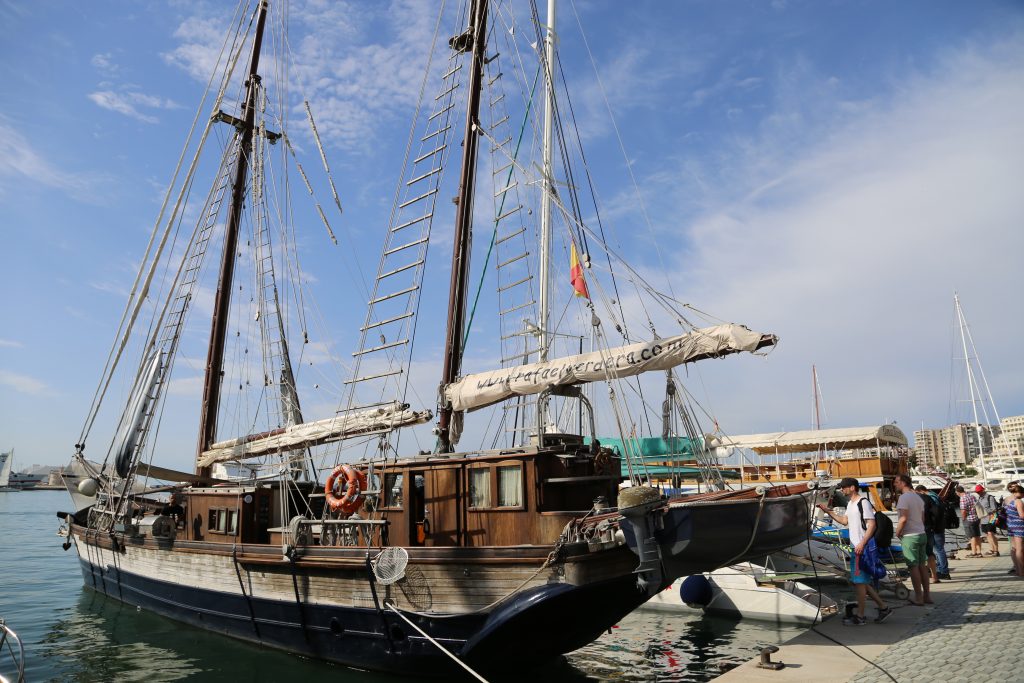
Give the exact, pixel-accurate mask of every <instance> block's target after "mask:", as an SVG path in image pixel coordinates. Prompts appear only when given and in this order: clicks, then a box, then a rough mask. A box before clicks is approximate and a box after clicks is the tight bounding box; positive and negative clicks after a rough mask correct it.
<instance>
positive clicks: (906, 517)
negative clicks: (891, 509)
mask: <svg viewBox="0 0 1024 683" xmlns="http://www.w3.org/2000/svg"><path fill="white" fill-rule="evenodd" d="M893 484H894V485H895V486H896V491H897V492H898V493H899V494H900V498H899V500H898V501H896V510H898V511H899V513H900V519H899V521H898V522H896V536H897V537H898V538H899V539H900V541H901V543H902V546H903V560H904V561H905V562H906V563H907V568H909V569H910V582H911V583H912V584H914V599H913V600H911V601H910V604H912V605H917V606H919V607H920V606H921V605H927V604H930V603H931V602H932V596H931V584H930V583H929V581H928V570H927V569H925V565H926V563H927V562H928V555H927V548H928V539H927V538H926V537H925V531H924V501H923V500H921V496H919V495H917V494H916V493H915V492H914V487H913V485H912V484H911V482H910V477H909V476H907V475H906V474H898V475H896V478H895V479H893Z"/></svg>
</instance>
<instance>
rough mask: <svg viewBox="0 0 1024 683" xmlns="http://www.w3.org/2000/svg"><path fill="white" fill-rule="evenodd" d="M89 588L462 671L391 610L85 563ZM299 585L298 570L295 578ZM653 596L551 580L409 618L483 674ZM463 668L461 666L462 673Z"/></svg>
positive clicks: (551, 648)
mask: <svg viewBox="0 0 1024 683" xmlns="http://www.w3.org/2000/svg"><path fill="white" fill-rule="evenodd" d="M81 568H82V574H83V577H84V579H85V585H86V587H89V588H93V589H95V590H97V591H99V592H102V593H105V594H106V595H108V596H110V597H112V598H116V599H118V600H121V601H123V602H125V603H128V604H131V605H136V606H138V607H142V608H144V609H147V610H150V611H152V612H155V613H157V614H161V615H163V616H166V617H169V618H171V619H175V620H178V621H181V622H184V623H187V624H190V625H192V626H195V627H198V628H202V629H206V630H209V631H214V632H217V633H221V634H224V635H227V636H231V637H234V638H239V639H242V640H247V641H250V642H253V643H257V644H260V645H263V646H268V647H273V648H276V649H280V650H285V651H288V652H293V653H297V654H300V655H305V656H308V657H313V658H316V659H323V660H327V661H331V662H336V663H339V664H344V665H347V666H351V667H356V668H360V669H372V670H378V671H389V672H394V673H403V674H416V675H420V676H422V675H437V676H447V675H452V674H454V673H457V672H461V669H459V668H458V665H457V664H455V663H454V662H452V661H451V659H450V658H449V657H447V656H446V655H445V654H444V653H442V652H441V651H440V650H439V649H438V648H437V646H435V645H434V644H432V643H431V642H429V641H428V640H427V639H426V638H424V637H423V636H422V635H420V634H419V633H418V632H417V631H416V630H415V629H413V628H412V627H411V626H409V624H407V623H406V622H405V621H404V620H403V619H402V618H401V617H400V616H399V615H398V614H395V613H394V612H392V611H390V610H388V609H387V608H384V609H382V610H381V611H377V610H376V609H365V608H356V607H345V606H336V605H334V606H325V605H315V604H307V603H299V602H297V601H295V600H290V601H289V600H266V599H259V598H247V597H245V596H242V595H238V594H233V593H226V592H221V591H215V590H209V589H205V588H200V587H196V586H185V585H181V584H177V583H172V582H167V581H159V580H154V579H151V578H148V577H144V576H140V575H138V574H134V573H131V572H127V571H123V570H119V569H117V568H114V567H111V568H103V569H101V568H100V567H97V566H95V565H93V564H91V563H90V562H89V561H87V560H85V559H82V560H81ZM298 580H299V581H300V582H301V580H302V577H301V575H300V576H299V577H298ZM645 599H646V596H645V595H644V594H643V593H641V592H640V591H639V590H638V589H637V587H636V579H635V577H634V576H633V575H631V574H627V575H625V576H620V577H617V578H615V579H613V580H609V581H604V582H600V583H594V584H590V585H587V586H571V585H568V584H547V585H544V586H540V587H538V588H534V589H531V590H528V591H523V592H522V593H520V594H518V595H516V596H515V597H514V598H512V599H510V600H507V601H505V602H504V603H502V604H501V605H499V606H497V607H494V608H493V609H492V610H490V611H489V612H485V613H476V614H465V615H459V616H452V617H445V618H439V617H429V616H421V615H417V614H413V613H408V612H404V613H403V614H404V615H405V616H406V618H408V619H410V620H411V621H413V622H414V623H415V624H416V625H417V626H418V627H419V628H421V629H422V630H423V631H425V632H426V633H428V634H429V635H430V636H431V637H432V638H434V639H436V640H437V641H438V642H440V643H441V644H442V645H444V647H445V648H447V649H448V650H449V651H451V652H453V653H455V654H457V655H458V656H459V658H460V659H462V660H463V661H465V662H466V663H467V664H469V665H470V666H471V667H473V668H474V669H477V670H482V671H487V670H489V669H491V668H494V667H500V666H503V665H502V662H504V661H505V659H504V656H503V655H505V654H507V653H508V651H509V648H515V649H517V650H518V651H521V652H529V653H530V657H529V658H527V659H521V660H520V664H519V665H518V666H522V665H524V664H526V665H529V666H532V665H534V664H537V665H541V664H543V663H544V662H545V661H549V660H550V659H552V658H554V657H557V656H558V655H561V654H564V653H566V652H571V651H572V650H575V649H578V648H580V647H582V646H584V645H586V644H588V643H590V642H592V641H593V640H595V639H596V638H597V637H598V636H600V634H601V633H602V632H604V631H605V630H607V629H609V628H610V627H611V626H613V625H614V624H615V623H617V622H618V621H619V620H620V619H621V618H622V617H623V616H625V615H626V614H628V613H629V612H631V611H632V610H633V609H635V608H636V607H637V606H638V605H639V604H640V603H642V602H643V601H644V600H645ZM462 673H463V674H464V672H462Z"/></svg>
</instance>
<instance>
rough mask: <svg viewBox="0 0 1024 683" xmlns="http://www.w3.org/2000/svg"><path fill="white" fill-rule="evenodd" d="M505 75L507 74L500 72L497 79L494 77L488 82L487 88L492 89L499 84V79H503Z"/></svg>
mask: <svg viewBox="0 0 1024 683" xmlns="http://www.w3.org/2000/svg"><path fill="white" fill-rule="evenodd" d="M504 75H505V72H504V71H499V72H498V75H497V76H495V77H494V78H492V79H491V80H489V81H487V87H488V88H489V87H491V86H492V85H494V84H495V83H497V82H498V79H499V78H501V77H502V76H504Z"/></svg>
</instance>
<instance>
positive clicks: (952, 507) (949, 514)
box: [942, 500, 960, 529]
mask: <svg viewBox="0 0 1024 683" xmlns="http://www.w3.org/2000/svg"><path fill="white" fill-rule="evenodd" d="M942 512H943V520H942V521H943V524H942V527H943V528H944V529H959V528H960V503H959V502H955V501H952V500H947V501H945V502H943V503H942Z"/></svg>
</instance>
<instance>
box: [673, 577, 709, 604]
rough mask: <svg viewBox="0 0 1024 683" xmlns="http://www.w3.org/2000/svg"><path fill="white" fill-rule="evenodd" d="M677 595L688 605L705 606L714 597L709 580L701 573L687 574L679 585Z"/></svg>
mask: <svg viewBox="0 0 1024 683" xmlns="http://www.w3.org/2000/svg"><path fill="white" fill-rule="evenodd" d="M679 597H680V598H681V599H682V601H683V603H685V604H687V605H689V606H690V607H707V606H708V605H710V604H711V598H712V597H714V595H713V591H712V589H711V582H710V581H708V578H707V577H706V576H704V575H703V574H694V575H692V576H687V577H686V578H685V579H683V583H682V585H681V586H679Z"/></svg>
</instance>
